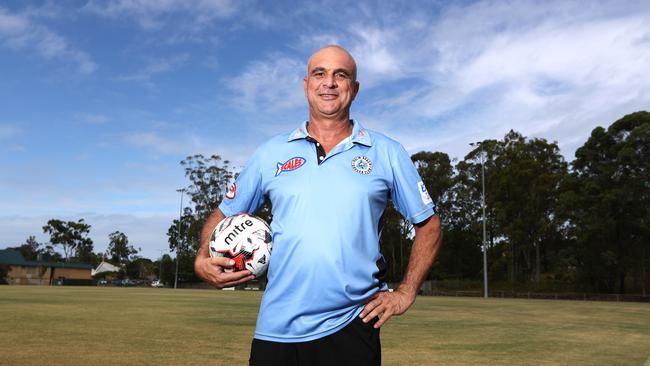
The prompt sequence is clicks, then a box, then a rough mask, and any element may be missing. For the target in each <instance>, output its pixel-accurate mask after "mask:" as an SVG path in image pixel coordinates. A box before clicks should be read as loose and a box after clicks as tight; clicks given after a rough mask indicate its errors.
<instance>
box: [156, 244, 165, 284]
mask: <svg viewBox="0 0 650 366" xmlns="http://www.w3.org/2000/svg"><path fill="white" fill-rule="evenodd" d="M157 250H158V251H159V252H160V269H158V282H161V283H162V261H163V256H164V254H163V253H164V252H165V251H164V250H162V249H157Z"/></svg>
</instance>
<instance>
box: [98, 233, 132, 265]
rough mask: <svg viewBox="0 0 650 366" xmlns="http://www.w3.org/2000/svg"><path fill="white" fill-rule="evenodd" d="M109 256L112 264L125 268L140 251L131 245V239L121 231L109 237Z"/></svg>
mask: <svg viewBox="0 0 650 366" xmlns="http://www.w3.org/2000/svg"><path fill="white" fill-rule="evenodd" d="M108 240H109V243H108V248H107V249H106V253H107V255H108V256H109V257H110V258H111V262H113V263H117V264H120V265H121V266H125V265H126V264H127V263H129V262H130V261H131V260H132V259H133V257H134V256H135V255H136V254H138V250H137V249H135V248H134V247H133V246H132V245H129V238H128V237H127V236H126V234H124V233H123V232H120V231H114V232H112V233H110V234H109V235H108Z"/></svg>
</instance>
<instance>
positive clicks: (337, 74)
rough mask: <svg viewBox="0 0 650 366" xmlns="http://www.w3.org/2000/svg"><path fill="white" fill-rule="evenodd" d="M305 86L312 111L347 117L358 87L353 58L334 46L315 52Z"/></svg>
mask: <svg viewBox="0 0 650 366" xmlns="http://www.w3.org/2000/svg"><path fill="white" fill-rule="evenodd" d="M304 88H305V95H306V96H307V101H308V102H309V109H310V114H311V115H314V116H317V117H320V118H325V119H336V118H337V117H339V118H340V117H347V116H348V115H349V112H350V105H351V104H352V101H353V100H354V97H356V95H357V91H359V83H358V82H357V81H356V66H355V63H354V60H353V59H352V58H351V57H350V55H349V54H347V53H346V52H344V51H343V50H340V49H338V48H335V47H329V48H324V49H322V50H320V51H318V52H316V53H315V54H314V55H313V56H312V57H311V59H310V60H309V65H308V66H307V76H305V79H304Z"/></svg>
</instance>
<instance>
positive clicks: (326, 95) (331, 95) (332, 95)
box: [318, 94, 338, 100]
mask: <svg viewBox="0 0 650 366" xmlns="http://www.w3.org/2000/svg"><path fill="white" fill-rule="evenodd" d="M318 95H319V96H320V97H321V98H323V99H327V100H330V99H336V98H337V97H338V94H318Z"/></svg>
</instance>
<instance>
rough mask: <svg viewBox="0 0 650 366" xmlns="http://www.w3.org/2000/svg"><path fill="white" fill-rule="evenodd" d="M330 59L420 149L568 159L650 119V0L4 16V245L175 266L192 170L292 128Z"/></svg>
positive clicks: (177, 4) (0, 116) (146, 0)
mask: <svg viewBox="0 0 650 366" xmlns="http://www.w3.org/2000/svg"><path fill="white" fill-rule="evenodd" d="M327 44H339V45H341V46H343V47H345V48H347V49H348V50H349V51H350V52H351V53H352V55H353V56H354V57H355V59H356V61H357V64H358V69H359V70H358V79H359V82H360V84H361V90H360V92H359V95H358V97H357V100H356V101H355V103H354V105H353V107H352V113H351V114H352V118H354V119H355V120H357V121H359V122H360V123H361V124H363V125H364V127H366V128H369V129H373V130H378V131H381V132H383V133H385V134H386V135H388V136H390V137H392V138H394V139H396V140H398V141H400V142H401V143H402V144H403V145H404V146H405V148H406V149H407V150H408V151H409V152H411V153H415V152H418V151H421V150H427V151H442V152H445V153H447V154H449V155H450V157H452V158H458V159H463V157H464V156H465V154H467V153H468V152H469V150H470V146H469V143H470V142H474V141H481V140H483V139H499V138H502V137H503V136H504V135H505V134H506V133H507V132H508V131H509V130H511V129H514V130H516V131H519V132H521V133H522V134H524V135H525V136H527V137H537V138H545V139H547V140H549V141H557V142H558V144H559V146H560V149H561V152H562V154H563V155H564V156H565V158H566V160H567V161H571V160H572V159H573V157H574V152H575V150H576V149H577V148H578V147H580V146H581V145H582V144H583V143H584V142H585V141H586V139H587V138H588V136H589V134H590V132H591V130H592V129H593V128H595V127H597V126H605V127H606V126H608V125H609V124H611V123H612V122H614V121H615V120H617V119H618V118H620V117H622V116H623V115H625V114H628V113H631V112H635V111H639V110H648V109H650V72H649V70H650V66H649V65H650V2H648V1H566V0H562V1H543V2H540V1H449V2H446V1H354V2H349V1H345V2H344V1H340V2H339V1H309V2H303V1H262V0H260V1H254V0H242V1H234V0H233V1H229V0H195V1H191V0H115V1H95V0H83V1H81V0H80V1H25V0H21V1H11V0H10V1H7V0H2V1H0V249H1V248H5V247H8V246H17V245H20V244H22V243H24V241H25V239H27V237H28V236H30V235H34V236H36V238H37V240H39V241H40V242H47V241H48V236H46V235H45V234H43V231H42V226H44V225H45V224H46V223H47V221H48V220H49V219H52V218H57V219H61V220H74V221H76V220H78V219H80V218H83V219H85V221H86V222H87V223H89V224H90V225H91V226H92V228H91V234H90V237H91V238H92V239H93V241H94V245H95V251H97V252H103V251H104V250H105V249H106V246H107V245H108V234H110V233H111V232H113V231H116V230H119V231H122V232H124V233H126V234H127V235H128V237H129V240H130V243H131V244H132V245H134V246H135V247H136V248H141V252H140V255H142V256H144V257H147V258H152V259H155V258H159V257H160V256H161V255H162V253H167V252H168V244H167V237H166V232H167V229H168V228H169V226H170V224H171V222H172V220H173V219H174V218H176V217H178V212H179V205H180V195H179V193H177V192H176V189H178V188H180V187H184V186H186V185H188V181H187V179H186V178H185V176H184V171H183V169H182V167H181V166H180V164H179V163H180V161H181V160H183V159H184V158H185V157H186V156H188V155H194V154H204V155H212V154H218V155H220V156H222V157H223V158H224V159H228V160H230V161H231V162H232V165H234V166H235V167H238V168H239V167H242V166H243V165H244V164H245V163H246V161H247V159H248V158H249V156H250V154H251V153H252V152H253V151H254V150H255V148H256V147H257V146H258V145H259V144H261V143H262V142H264V141H265V140H267V139H268V138H270V137H272V136H274V135H277V134H280V133H284V132H287V131H290V130H293V129H294V128H296V127H297V126H298V125H299V124H300V123H301V122H303V121H304V120H305V119H306V118H307V105H306V101H305V97H304V94H303V90H302V78H303V76H304V74H305V69H306V61H307V59H308V58H309V56H310V55H311V54H312V53H313V52H314V51H315V50H317V49H318V48H320V47H322V46H324V45H327ZM185 199H186V200H187V198H185Z"/></svg>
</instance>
